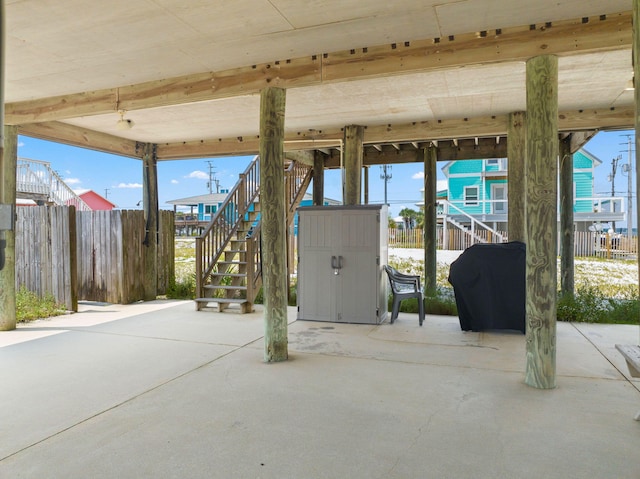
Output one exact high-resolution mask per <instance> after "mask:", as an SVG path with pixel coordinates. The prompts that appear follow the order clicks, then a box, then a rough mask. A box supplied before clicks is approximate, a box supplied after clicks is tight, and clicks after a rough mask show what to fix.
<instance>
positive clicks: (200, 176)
mask: <svg viewBox="0 0 640 479" xmlns="http://www.w3.org/2000/svg"><path fill="white" fill-rule="evenodd" d="M185 178H197V179H198V180H208V179H209V175H208V174H206V173H205V172H204V171H199V170H196V171H192V172H191V173H189V174H188V175H187V176H185Z"/></svg>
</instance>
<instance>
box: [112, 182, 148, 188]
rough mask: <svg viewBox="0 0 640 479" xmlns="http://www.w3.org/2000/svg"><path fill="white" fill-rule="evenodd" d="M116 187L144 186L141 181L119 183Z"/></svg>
mask: <svg viewBox="0 0 640 479" xmlns="http://www.w3.org/2000/svg"><path fill="white" fill-rule="evenodd" d="M114 188H142V185H141V184H140V183H119V184H117V185H116V186H114Z"/></svg>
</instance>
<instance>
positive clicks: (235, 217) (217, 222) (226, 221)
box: [196, 156, 260, 297]
mask: <svg viewBox="0 0 640 479" xmlns="http://www.w3.org/2000/svg"><path fill="white" fill-rule="evenodd" d="M259 191H260V157H259V156H255V157H254V158H253V161H251V163H250V164H249V166H247V169H246V170H245V171H244V172H243V173H242V174H240V178H239V179H238V182H237V183H236V185H235V186H234V187H233V189H232V190H231V191H230V192H229V194H228V195H227V197H226V198H225V200H224V201H223V202H222V204H221V205H220V207H219V208H218V210H217V211H216V213H215V214H214V215H213V218H211V221H210V222H209V224H208V225H207V227H206V228H205V229H204V231H203V233H202V234H201V235H200V236H198V237H196V291H197V294H198V295H199V296H200V297H202V296H203V293H204V285H205V283H206V279H207V277H208V276H209V275H210V274H211V272H212V271H213V268H214V266H215V264H216V263H217V262H218V260H219V259H220V256H222V253H224V250H225V248H226V247H227V245H228V244H229V242H230V241H231V238H232V236H233V235H234V234H235V233H236V232H237V231H238V227H239V226H240V224H241V223H242V220H243V219H244V216H245V214H246V213H247V212H248V211H249V207H250V206H251V204H252V203H253V202H254V200H255V199H256V198H257V196H258V193H259Z"/></svg>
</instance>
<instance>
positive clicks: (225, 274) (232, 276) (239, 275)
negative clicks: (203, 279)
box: [211, 273, 247, 278]
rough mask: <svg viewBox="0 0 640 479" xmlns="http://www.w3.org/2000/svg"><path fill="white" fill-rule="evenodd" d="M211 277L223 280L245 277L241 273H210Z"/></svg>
mask: <svg viewBox="0 0 640 479" xmlns="http://www.w3.org/2000/svg"><path fill="white" fill-rule="evenodd" d="M211 276H212V277H216V278H224V277H225V276H226V277H229V278H246V277H247V275H246V274H243V273H211Z"/></svg>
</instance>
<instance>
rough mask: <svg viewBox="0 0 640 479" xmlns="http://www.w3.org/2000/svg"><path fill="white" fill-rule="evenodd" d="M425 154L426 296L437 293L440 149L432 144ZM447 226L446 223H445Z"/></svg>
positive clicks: (425, 150)
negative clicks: (438, 163) (438, 167)
mask: <svg viewBox="0 0 640 479" xmlns="http://www.w3.org/2000/svg"><path fill="white" fill-rule="evenodd" d="M422 152H423V155H424V292H425V296H435V295H436V275H437V268H436V265H437V261H436V259H437V258H436V246H437V236H436V234H437V233H436V228H437V224H438V218H437V212H436V194H437V191H436V188H437V187H436V185H437V178H436V168H437V159H438V149H437V148H436V147H435V146H434V145H433V144H431V146H429V147H428V148H424V149H423V150H422ZM443 226H446V225H443Z"/></svg>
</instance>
